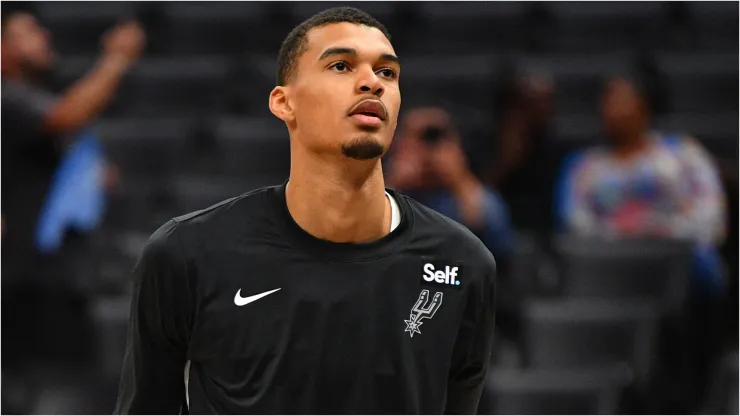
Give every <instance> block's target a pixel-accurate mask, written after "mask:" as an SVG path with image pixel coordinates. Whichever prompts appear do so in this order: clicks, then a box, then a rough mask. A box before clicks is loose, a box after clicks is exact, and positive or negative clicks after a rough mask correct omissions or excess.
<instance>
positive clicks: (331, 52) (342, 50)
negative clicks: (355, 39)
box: [319, 47, 400, 64]
mask: <svg viewBox="0 0 740 416" xmlns="http://www.w3.org/2000/svg"><path fill="white" fill-rule="evenodd" d="M336 55H352V56H357V50H355V49H354V48H346V47H336V48H329V49H327V50H325V51H324V52H323V53H322V54H321V56H319V61H322V60H324V59H326V58H329V57H332V56H336ZM380 59H381V60H383V61H389V62H395V63H397V64H400V62H399V60H398V57H397V56H396V55H393V54H390V53H384V54H381V55H380Z"/></svg>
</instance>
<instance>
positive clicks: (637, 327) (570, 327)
mask: <svg viewBox="0 0 740 416" xmlns="http://www.w3.org/2000/svg"><path fill="white" fill-rule="evenodd" d="M659 317H660V314H659V311H658V310H657V308H655V307H654V305H652V304H651V303H649V302H641V301H628V300H620V301H607V300H597V301H593V300H578V299H577V300H542V299H530V300H528V301H526V302H525V306H524V317H523V321H524V329H523V346H524V363H525V366H526V367H527V368H533V369H577V368H581V369H589V368H610V367H613V366H615V365H620V364H621V365H624V366H626V367H627V368H631V369H632V371H633V373H634V377H635V382H636V383H637V384H638V385H640V386H641V387H644V386H645V383H647V381H648V380H649V377H650V375H651V369H652V366H653V363H652V360H653V357H654V353H655V348H656V340H657V323H658V319H659Z"/></svg>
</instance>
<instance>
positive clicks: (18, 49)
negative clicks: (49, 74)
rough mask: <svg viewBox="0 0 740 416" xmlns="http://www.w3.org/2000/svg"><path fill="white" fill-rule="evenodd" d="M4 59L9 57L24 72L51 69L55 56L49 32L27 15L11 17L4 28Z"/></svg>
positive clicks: (20, 14)
mask: <svg viewBox="0 0 740 416" xmlns="http://www.w3.org/2000/svg"><path fill="white" fill-rule="evenodd" d="M5 48H7V50H6V51H5V52H6V53H4V54H3V57H4V58H5V57H8V58H10V59H12V60H13V61H14V62H17V64H18V66H19V67H20V69H21V70H23V71H30V72H43V71H46V70H48V69H49V68H50V67H51V64H52V61H53V58H54V54H53V51H52V48H51V42H50V40H49V32H47V30H46V29H44V28H43V27H41V25H40V24H39V23H38V21H37V20H36V19H35V18H34V17H33V16H31V15H30V14H27V13H18V14H16V15H14V16H11V17H10V18H9V19H8V20H7V22H6V24H5V27H4V28H3V49H5Z"/></svg>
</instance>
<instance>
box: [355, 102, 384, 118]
mask: <svg viewBox="0 0 740 416" xmlns="http://www.w3.org/2000/svg"><path fill="white" fill-rule="evenodd" d="M349 116H350V117H352V118H354V119H356V120H358V121H370V120H372V119H377V121H380V120H385V119H386V118H388V113H387V112H386V110H385V106H384V105H383V103H381V102H380V101H378V100H364V101H361V102H360V103H358V104H357V105H355V106H354V107H353V108H352V109H351V110H350V111H349Z"/></svg>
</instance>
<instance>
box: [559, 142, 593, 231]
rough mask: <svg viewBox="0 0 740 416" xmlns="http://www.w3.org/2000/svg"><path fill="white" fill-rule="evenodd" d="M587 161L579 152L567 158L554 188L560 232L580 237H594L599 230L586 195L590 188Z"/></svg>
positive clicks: (584, 155) (583, 154)
mask: <svg viewBox="0 0 740 416" xmlns="http://www.w3.org/2000/svg"><path fill="white" fill-rule="evenodd" d="M587 157H588V154H586V153H581V152H575V153H571V154H570V155H568V157H567V158H566V160H565V162H564V163H563V168H562V171H561V172H560V177H559V179H558V181H557V184H556V186H555V210H556V217H557V218H558V220H557V222H558V223H559V225H560V227H559V228H560V229H561V230H563V231H570V232H575V233H577V234H579V235H594V234H597V231H598V228H599V220H598V218H597V217H596V216H595V215H594V213H593V211H592V209H591V206H590V203H589V199H588V197H587V195H586V193H587V192H588V188H589V186H590V184H589V181H588V164H587V160H588V159H587Z"/></svg>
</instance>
